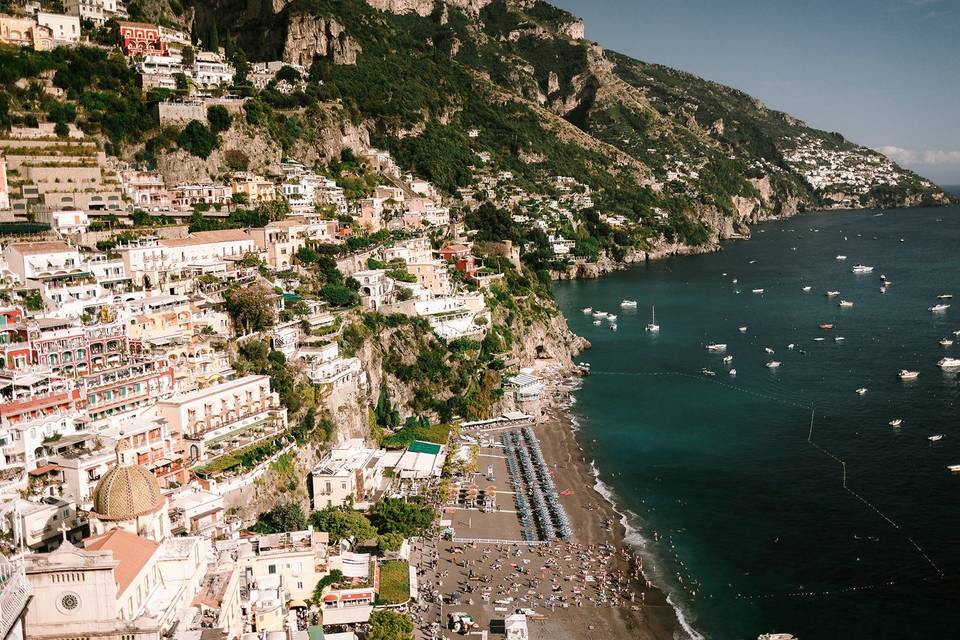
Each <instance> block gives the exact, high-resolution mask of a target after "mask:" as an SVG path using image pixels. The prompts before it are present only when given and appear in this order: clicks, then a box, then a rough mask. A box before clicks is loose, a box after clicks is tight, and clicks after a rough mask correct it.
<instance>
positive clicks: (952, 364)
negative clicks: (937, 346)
mask: <svg viewBox="0 0 960 640" xmlns="http://www.w3.org/2000/svg"><path fill="white" fill-rule="evenodd" d="M937 366H938V367H940V368H941V369H960V358H943V359H941V360H940V362H938V363H937Z"/></svg>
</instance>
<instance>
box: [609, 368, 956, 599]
mask: <svg viewBox="0 0 960 640" xmlns="http://www.w3.org/2000/svg"><path fill="white" fill-rule="evenodd" d="M590 375H591V376H594V375H601V376H625V377H647V376H649V377H658V376H677V377H681V378H689V379H691V380H696V381H698V382H707V383H710V384H714V385H719V386H721V387H726V388H727V389H731V390H733V391H736V392H738V393H742V394H746V395H751V396H755V397H757V398H762V399H764V400H770V401H772V402H777V403H780V404H783V405H786V406H791V407H796V408H799V409H804V410H809V411H810V430H809V431H808V433H807V443H808V444H809V445H810V446H812V447H813V448H815V449H816V450H817V451H819V452H820V453H822V454H823V455H825V456H827V457H828V458H831V459H832V460H834V461H835V462H837V463H838V464H839V465H840V466H841V471H842V474H843V475H842V487H843V489H844V491H846V492H847V493H849V494H850V495H852V496H853V497H854V498H856V499H857V500H859V501H860V502H861V503H863V505H864V506H866V507H867V508H868V509H870V510H871V511H873V512H874V513H876V514H877V515H878V516H880V517H881V518H882V519H883V520H885V521H886V522H887V523H888V524H889V525H890V526H891V527H893V528H894V529H896V530H897V531H899V532H901V533H903V535H904V537H905V538H906V540H907V541H908V542H909V543H910V544H911V545H912V546H913V547H914V549H916V550H917V553H919V554H920V556H921V557H922V558H923V559H924V561H925V562H926V563H927V564H928V565H930V567H931V568H932V569H933V570H934V571H935V572H936V573H937V576H938V577H939V578H944V577H945V576H944V573H943V571H942V570H941V569H940V567H939V566H938V565H937V563H936V562H934V560H933V559H932V558H931V557H930V556H929V555H928V554H927V552H926V551H924V549H923V548H922V547H921V546H920V545H919V544H917V542H916V541H915V540H914V539H913V538H911V537H910V536H908V535H906V533H904V532H903V529H902V528H901V527H900V525H899V524H897V522H896V521H894V520H893V518H891V517H890V516H888V515H887V514H885V513H884V512H883V511H881V510H880V509H879V508H877V506H876V505H874V504H873V503H872V502H870V501H869V500H867V499H866V498H864V497H863V496H862V495H860V494H859V493H857V492H856V491H854V490H853V489H851V488H850V487H849V486H847V463H846V461H845V460H843V459H842V458H841V457H840V456H838V455H836V454H835V453H833V452H832V451H830V450H829V449H827V448H826V447H824V446H822V445H820V444H819V443H817V442H815V441H814V424H815V420H816V409H815V407H814V406H813V405H809V404H804V403H801V402H796V401H793V400H788V399H786V398H781V397H777V396H774V395H770V394H767V393H762V392H759V391H753V390H750V389H744V388H743V387H738V386H736V385H732V384H730V383H727V382H720V381H719V380H713V379H711V378H709V377H705V376H703V375H694V374H691V373H687V372H685V371H651V372H640V371H636V372H631V371H591V372H590ZM920 579H921V580H922V581H927V580H928V579H927V578H920ZM896 584H897V582H896V581H894V580H891V581H888V582H883V583H878V584H872V585H863V586H854V587H843V588H839V589H832V590H829V591H794V592H790V593H781V594H762V595H743V594H737V596H736V597H737V598H744V599H761V598H779V597H784V598H791V597H821V596H829V595H835V594H840V593H848V592H853V591H867V590H871V589H884V588H887V587H890V586H893V585H896ZM707 597H712V596H707Z"/></svg>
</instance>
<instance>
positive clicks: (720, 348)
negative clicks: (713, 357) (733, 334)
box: [707, 342, 727, 351]
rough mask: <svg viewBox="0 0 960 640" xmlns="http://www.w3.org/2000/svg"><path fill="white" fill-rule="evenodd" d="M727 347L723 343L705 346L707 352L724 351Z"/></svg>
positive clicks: (712, 343)
mask: <svg viewBox="0 0 960 640" xmlns="http://www.w3.org/2000/svg"><path fill="white" fill-rule="evenodd" d="M726 350H727V345H726V343H724V342H711V343H710V344H708V345H707V351H726Z"/></svg>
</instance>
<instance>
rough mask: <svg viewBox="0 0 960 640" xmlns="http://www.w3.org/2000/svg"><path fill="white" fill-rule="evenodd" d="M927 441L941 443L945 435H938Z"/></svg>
mask: <svg viewBox="0 0 960 640" xmlns="http://www.w3.org/2000/svg"><path fill="white" fill-rule="evenodd" d="M927 440H929V441H930V442H940V441H941V440H943V434H942V433H938V434H936V435H932V436H930V437H929V438H927Z"/></svg>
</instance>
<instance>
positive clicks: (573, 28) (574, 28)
mask: <svg viewBox="0 0 960 640" xmlns="http://www.w3.org/2000/svg"><path fill="white" fill-rule="evenodd" d="M560 32H561V33H563V34H565V35H566V36H567V37H568V38H570V39H571V40H583V38H584V29H583V20H582V19H581V20H574V21H572V22H568V23H567V24H565V25H562V26H561V27H560Z"/></svg>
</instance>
